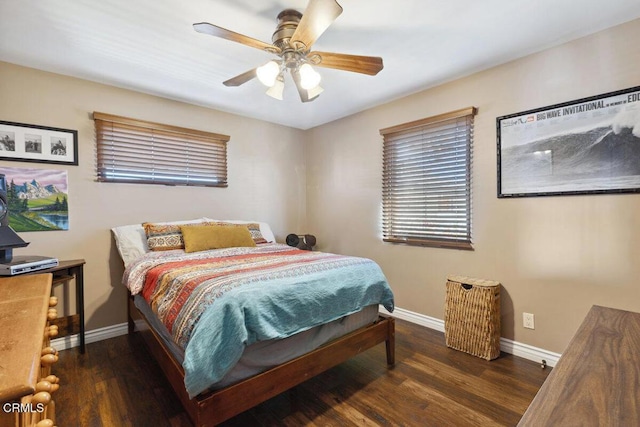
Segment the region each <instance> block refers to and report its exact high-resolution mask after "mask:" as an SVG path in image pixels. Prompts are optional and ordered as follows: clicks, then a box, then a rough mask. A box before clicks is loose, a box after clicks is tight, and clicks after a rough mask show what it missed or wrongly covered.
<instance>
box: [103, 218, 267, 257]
mask: <svg viewBox="0 0 640 427" xmlns="http://www.w3.org/2000/svg"><path fill="white" fill-rule="evenodd" d="M204 221H205V218H198V219H192V220H190V221H170V222H154V224H163V225H172V224H198V223H201V222H204ZM111 231H112V232H113V237H114V238H115V239H116V246H117V247H118V253H119V254H120V257H121V258H122V261H123V262H124V266H125V267H126V266H128V265H129V263H131V262H132V261H134V260H135V259H137V258H139V257H141V256H142V255H144V254H146V253H147V252H149V246H147V235H146V234H145V232H144V228H142V224H131V225H121V226H120V227H114V228H112V229H111ZM260 231H262V227H261V228H260ZM263 235H264V234H263ZM265 239H266V237H265Z"/></svg>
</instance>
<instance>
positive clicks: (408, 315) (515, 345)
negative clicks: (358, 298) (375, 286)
mask: <svg viewBox="0 0 640 427" xmlns="http://www.w3.org/2000/svg"><path fill="white" fill-rule="evenodd" d="M380 312H381V313H383V314H386V315H389V316H393V317H395V318H397V319H401V320H406V321H407V322H411V323H415V324H417V325H420V326H424V327H427V328H430V329H435V330H436V331H439V332H444V320H440V319H436V318H435V317H429V316H425V315H424V314H420V313H414V312H413V311H409V310H405V309H403V308H398V307H396V308H395V310H394V311H393V313H389V312H388V311H387V310H386V309H385V308H384V307H382V306H380ZM500 350H501V351H504V352H505V353H509V354H513V355H514V356H518V357H522V358H523V359H527V360H532V361H534V362H537V363H540V364H541V365H542V363H543V361H544V362H545V363H546V364H547V365H548V366H556V363H558V359H560V356H561V355H560V354H558V353H553V352H551V351H548V350H545V349H542V348H537V347H534V346H531V345H529V344H524V343H520V342H517V341H513V340H509V339H506V338H500Z"/></svg>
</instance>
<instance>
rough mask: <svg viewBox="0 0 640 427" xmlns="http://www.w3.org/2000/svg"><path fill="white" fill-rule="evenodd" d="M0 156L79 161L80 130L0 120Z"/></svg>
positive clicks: (33, 159)
mask: <svg viewBox="0 0 640 427" xmlns="http://www.w3.org/2000/svg"><path fill="white" fill-rule="evenodd" d="M0 160H13V161H18V162H38V163H53V164H59V165H74V166H77V165H78V131H77V130H71V129H60V128H52V127H47V126H38V125H28V124H25V123H14V122H3V121H0Z"/></svg>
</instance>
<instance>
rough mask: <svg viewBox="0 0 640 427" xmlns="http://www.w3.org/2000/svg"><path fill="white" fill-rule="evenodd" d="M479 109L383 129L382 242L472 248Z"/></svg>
mask: <svg viewBox="0 0 640 427" xmlns="http://www.w3.org/2000/svg"><path fill="white" fill-rule="evenodd" d="M475 113H476V109H475V108H474V107H469V108H466V109H463V110H458V111H454V112H451V113H446V114H442V115H439V116H435V117H430V118H426V119H423V120H418V121H415V122H411V123H405V124H402V125H398V126H394V127H391V128H386V129H382V130H381V131H380V133H381V135H382V136H383V140H384V143H383V178H382V234H383V240H384V241H388V242H396V243H407V244H416V245H425V246H437V247H451V248H457V249H472V247H471V161H472V142H473V117H474V115H475Z"/></svg>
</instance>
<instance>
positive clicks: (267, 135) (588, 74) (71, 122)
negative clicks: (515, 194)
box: [0, 20, 640, 352]
mask: <svg viewBox="0 0 640 427" xmlns="http://www.w3.org/2000/svg"><path fill="white" fill-rule="evenodd" d="M637 40H640V21H638V20H636V21H633V22H631V23H628V24H626V25H622V26H620V27H617V28H614V29H611V30H607V31H605V32H602V33H599V34H596V35H594V36H591V37H587V38H584V39H581V40H578V41H575V42H572V43H569V44H566V45H563V46H561V47H558V48H554V49H551V50H547V51H545V52H542V53H539V54H535V55H531V56H528V57H526V58H523V59H521V60H518V61H514V62H511V63H508V64H506V65H503V66H500V67H497V68H494V69H491V70H488V71H485V72H482V73H478V74H475V75H472V76H470V77H468V78H464V79H461V80H457V81H455V82H452V83H449V84H445V85H442V86H439V87H437V88H433V89H430V90H427V91H424V92H421V93H419V94H416V95H413V96H409V97H406V98H403V99H401V100H398V101H395V102H391V103H388V104H385V105H383V106H380V107H376V108H373V109H371V110H368V111H365V112H363V113H360V114H357V115H354V116H351V117H348V118H345V119H343V120H339V121H336V122H333V123H330V124H327V125H324V126H321V127H318V128H315V129H312V130H310V131H307V132H303V131H299V130H294V129H290V128H286V127H282V126H277V125H273V124H269V123H265V122H261V121H256V120H252V119H247V118H243V117H239V116H235V115H231V114H226V113H222V112H219V111H214V110H210V109H205V108H200V107H196V106H192V105H187V104H182V103H179V102H174V101H170V100H166V99H161V98H157V97H153V96H148V95H144V94H140V93H136V92H132V91H127V90H123V89H117V88H113V87H109V86H104V85H100V84H97V83H92V82H87V81H83V80H79V79H74V78H69V77H63V76H60V75H55V74H50V73H46V72H41V71H37V70H33V69H28V68H23V67H18V66H15V65H11V64H6V63H2V62H0V120H4V121H15V122H23V123H31V124H39V125H45V126H55V127H62V128H69V129H77V130H78V131H79V145H80V148H79V160H80V165H79V166H77V167H76V166H57V165H52V166H49V165H44V164H37V163H33V164H31V163H18V162H6V161H0V167H36V168H51V169H64V170H67V171H68V175H69V207H70V229H69V230H68V231H54V232H37V233H35V232H34V233H21V235H22V237H23V238H24V239H25V240H27V241H31V245H30V246H29V247H28V248H26V249H20V250H16V252H15V253H16V254H46V255H53V256H56V257H58V258H60V259H71V258H85V259H86V260H87V265H86V268H85V271H86V285H85V301H86V307H87V328H88V329H95V328H99V327H103V326H109V325H113V324H118V323H122V322H124V321H125V305H124V300H125V291H124V288H123V287H122V285H120V276H121V274H122V265H121V263H120V260H119V258H118V255H117V253H116V252H115V248H114V246H113V241H112V237H111V234H110V232H109V229H110V228H111V227H114V226H117V225H123V224H132V223H137V222H141V221H147V220H149V221H163V220H175V219H183V218H192V217H199V216H203V215H206V216H211V217H218V218H222V217H233V218H239V219H240V218H244V219H256V220H262V221H267V222H269V223H270V224H271V225H272V227H273V228H274V231H275V233H276V236H277V237H278V238H279V239H280V240H283V239H284V236H286V234H288V233H289V232H291V231H298V232H311V233H314V234H315V235H316V236H317V237H318V242H319V248H320V249H321V250H328V251H334V252H338V253H345V254H352V255H360V256H367V257H371V258H373V259H375V260H376V261H378V262H379V263H380V265H381V266H382V268H383V270H384V271H385V273H386V274H387V276H388V278H389V281H390V283H391V285H392V287H393V289H394V291H395V294H396V303H397V306H398V307H400V308H403V309H406V310H410V311H413V312H417V313H420V314H424V315H427V316H431V317H435V318H439V319H442V318H443V305H444V296H445V295H444V283H445V277H446V275H447V274H450V273H455V274H461V275H468V276H475V277H482V278H488V279H495V280H499V281H501V282H502V283H503V285H504V290H503V293H502V303H503V309H502V312H503V317H502V320H503V334H502V335H503V336H504V337H506V338H509V339H513V340H516V341H519V342H523V343H528V344H531V345H534V346H537V347H541V348H544V349H547V350H550V351H556V352H561V351H563V349H564V347H565V346H566V344H567V343H568V340H569V339H570V337H571V336H572V334H573V333H574V332H575V330H576V328H577V326H578V325H579V323H580V321H581V319H582V318H583V317H584V315H585V314H586V312H587V310H588V309H589V307H590V306H591V305H592V304H600V305H606V306H612V307H618V308H623V309H629V310H634V311H640V286H639V285H638V284H636V279H637V278H638V277H640V266H639V263H638V262H637V261H636V260H637V259H639V255H640V253H639V252H640V244H639V243H638V242H639V241H640V215H638V214H637V212H639V211H640V209H639V208H640V195H599V196H573V197H540V198H522V199H513V200H502V199H501V200H498V199H497V198H496V154H495V152H496V132H495V118H496V117H497V116H501V115H505V114H510V113H515V112H518V111H523V110H527V109H532V108H538V107H544V106H547V105H550V104H554V103H559V102H564V101H569V100H573V99H577V98H581V97H586V96H591V95H596V94H600V93H604V92H608V91H613V90H618V89H623V88H627V87H632V86H635V85H638V84H640V72H639V71H638V68H637V64H638V63H640V46H639V45H638V44H637V43H636V41H637ZM470 105H473V106H476V107H478V110H479V113H478V115H477V116H476V134H475V146H474V150H475V153H474V165H473V180H474V184H473V191H474V195H473V206H474V218H473V225H474V242H475V251H473V252H466V251H454V250H445V249H432V248H420V247H407V246H403V245H393V244H386V243H382V242H381V240H380V226H379V222H380V193H381V190H380V185H381V137H380V135H379V133H378V130H379V129H381V128H384V127H388V126H392V125H395V124H399V123H404V122H407V121H411V120H415V119H419V118H423V117H427V116H430V115H434V114H439V113H442V112H447V111H451V110H455V109H458V108H462V107H467V106H470ZM93 111H101V112H105V113H111V114H118V115H123V116H129V117H135V118H140V119H146V120H152V121H157V122H163V123H167V124H173V125H177V126H184V127H193V128H196V129H202V130H206V131H212V132H217V133H225V134H228V135H231V141H230V143H229V182H230V185H229V188H227V189H218V188H213V189H212V188H185V187H165V186H147V185H133V184H105V183H97V182H95V172H94V163H93V161H94V139H93V138H94V137H93V122H92V120H91V119H90V113H91V112H93ZM305 142H306V144H305ZM305 197H306V201H305ZM523 311H527V312H531V313H534V314H535V315H536V329H535V330H533V331H532V330H525V329H523V328H522V326H521V322H522V321H521V313H522V312H523Z"/></svg>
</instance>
